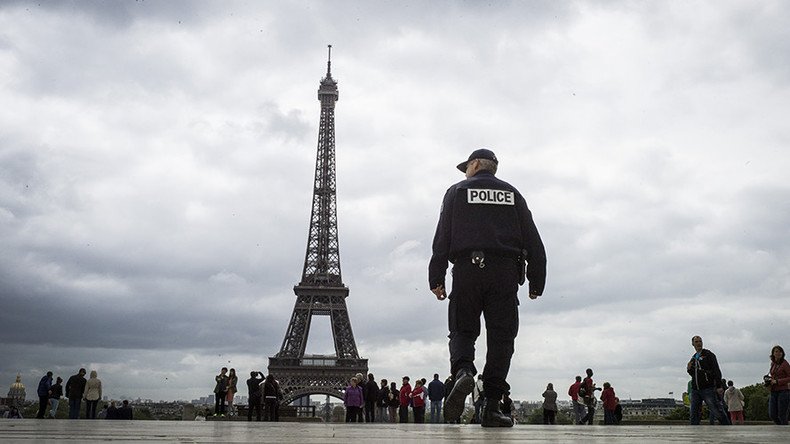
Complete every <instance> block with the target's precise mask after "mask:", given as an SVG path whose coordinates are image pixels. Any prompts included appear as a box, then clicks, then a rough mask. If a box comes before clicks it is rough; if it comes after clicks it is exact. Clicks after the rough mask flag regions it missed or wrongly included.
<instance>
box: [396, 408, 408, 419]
mask: <svg viewBox="0 0 790 444" xmlns="http://www.w3.org/2000/svg"><path fill="white" fill-rule="evenodd" d="M398 417H399V419H400V422H401V423H407V422H409V406H408V405H407V406H405V407H404V406H400V407H398Z"/></svg>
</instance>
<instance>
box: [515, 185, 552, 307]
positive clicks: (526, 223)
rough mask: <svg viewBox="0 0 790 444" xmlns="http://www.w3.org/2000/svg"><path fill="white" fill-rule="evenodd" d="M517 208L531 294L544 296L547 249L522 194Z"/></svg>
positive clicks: (519, 196)
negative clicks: (525, 252)
mask: <svg viewBox="0 0 790 444" xmlns="http://www.w3.org/2000/svg"><path fill="white" fill-rule="evenodd" d="M517 208H518V211H519V219H520V222H521V239H522V242H523V246H524V249H525V250H526V251H527V257H526V260H527V280H528V281H529V293H530V294H535V295H538V296H540V295H542V294H543V289H544V288H545V287H546V249H545V247H544V246H543V241H542V240H541V239H540V234H539V233H538V227H536V226H535V221H534V220H533V219H532V212H531V211H530V210H529V207H528V206H527V201H526V200H524V197H523V196H521V195H520V194H519V195H518V200H517Z"/></svg>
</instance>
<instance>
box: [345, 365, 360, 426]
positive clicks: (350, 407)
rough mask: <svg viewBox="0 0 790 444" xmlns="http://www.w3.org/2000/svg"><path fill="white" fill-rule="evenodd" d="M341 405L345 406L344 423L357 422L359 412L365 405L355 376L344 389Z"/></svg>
mask: <svg viewBox="0 0 790 444" xmlns="http://www.w3.org/2000/svg"><path fill="white" fill-rule="evenodd" d="M343 404H344V405H345V406H346V422H357V420H358V419H359V412H360V411H361V410H362V407H363V406H364V405H365V397H364V394H363V393H362V387H360V386H359V385H358V381H357V377H356V376H354V377H353V378H351V381H350V383H349V385H348V387H346V392H345V393H344V394H343Z"/></svg>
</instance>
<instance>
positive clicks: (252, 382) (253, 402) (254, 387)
mask: <svg viewBox="0 0 790 444" xmlns="http://www.w3.org/2000/svg"><path fill="white" fill-rule="evenodd" d="M262 382H263V373H261V372H256V371H251V372H250V379H248V380H247V398H248V399H249V401H248V404H249V405H248V406H247V421H252V411H253V409H254V410H255V420H256V421H260V420H261V407H262V398H261V396H262V394H261V383H262Z"/></svg>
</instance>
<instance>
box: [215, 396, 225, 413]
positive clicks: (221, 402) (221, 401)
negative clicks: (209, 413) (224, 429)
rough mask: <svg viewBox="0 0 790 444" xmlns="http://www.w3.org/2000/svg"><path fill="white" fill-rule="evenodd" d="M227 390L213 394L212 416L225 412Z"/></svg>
mask: <svg viewBox="0 0 790 444" xmlns="http://www.w3.org/2000/svg"><path fill="white" fill-rule="evenodd" d="M226 396H228V392H219V393H215V394H214V416H217V415H223V414H225V397H226Z"/></svg>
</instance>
